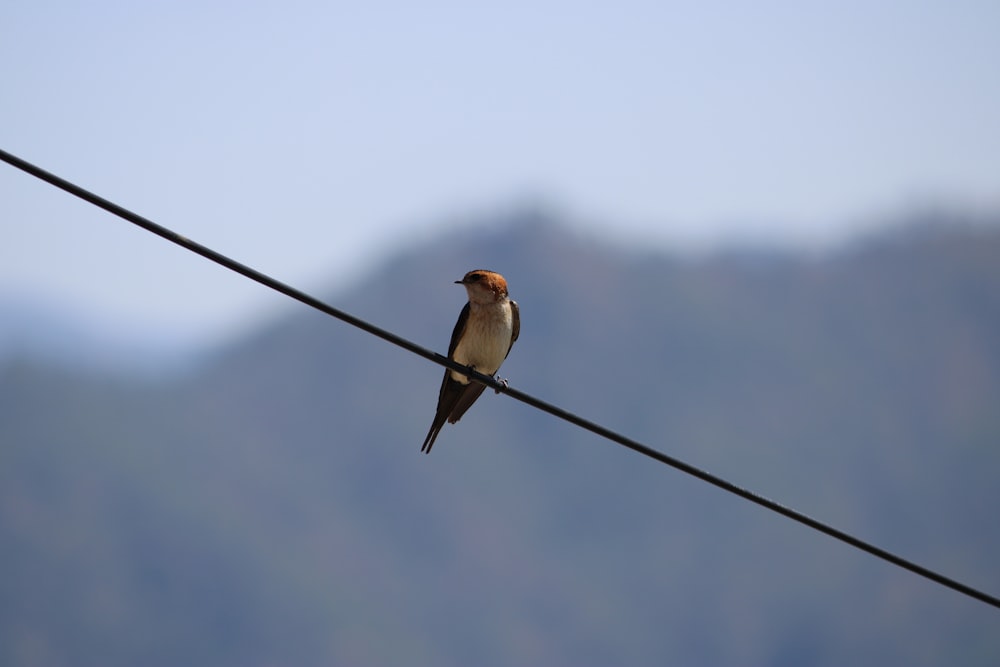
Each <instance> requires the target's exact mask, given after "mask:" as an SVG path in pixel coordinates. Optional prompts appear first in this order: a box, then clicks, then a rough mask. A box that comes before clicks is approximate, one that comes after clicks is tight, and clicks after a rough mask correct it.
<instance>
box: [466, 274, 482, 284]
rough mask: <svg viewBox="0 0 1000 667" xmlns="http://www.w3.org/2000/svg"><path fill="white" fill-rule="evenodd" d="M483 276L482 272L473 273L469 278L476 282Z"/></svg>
mask: <svg viewBox="0 0 1000 667" xmlns="http://www.w3.org/2000/svg"><path fill="white" fill-rule="evenodd" d="M482 277H483V276H482V274H481V273H473V274H472V275H471V276H469V280H471V281H472V282H476V281H477V280H479V279H481V278H482Z"/></svg>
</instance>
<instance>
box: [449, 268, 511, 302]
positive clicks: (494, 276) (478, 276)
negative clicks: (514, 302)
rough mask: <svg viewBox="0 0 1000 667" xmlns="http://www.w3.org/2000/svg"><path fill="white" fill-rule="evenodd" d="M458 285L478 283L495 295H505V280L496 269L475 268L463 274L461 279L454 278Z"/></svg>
mask: <svg viewBox="0 0 1000 667" xmlns="http://www.w3.org/2000/svg"><path fill="white" fill-rule="evenodd" d="M455 282H456V283H458V284H460V285H474V284H477V283H478V284H479V285H481V286H482V287H483V288H485V289H488V290H489V291H491V292H493V293H494V294H496V295H497V296H507V281H506V280H505V279H504V277H503V276H501V275H500V274H499V273H497V272H496V271H487V270H486V269H475V270H473V271H469V272H468V273H466V274H465V277H464V278H462V279H461V280H456V281H455Z"/></svg>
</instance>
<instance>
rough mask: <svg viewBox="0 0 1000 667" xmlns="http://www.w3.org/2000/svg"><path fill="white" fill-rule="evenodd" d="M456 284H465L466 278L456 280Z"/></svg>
mask: <svg viewBox="0 0 1000 667" xmlns="http://www.w3.org/2000/svg"><path fill="white" fill-rule="evenodd" d="M455 284H456V285H464V284H465V280H464V279H463V280H456V281H455Z"/></svg>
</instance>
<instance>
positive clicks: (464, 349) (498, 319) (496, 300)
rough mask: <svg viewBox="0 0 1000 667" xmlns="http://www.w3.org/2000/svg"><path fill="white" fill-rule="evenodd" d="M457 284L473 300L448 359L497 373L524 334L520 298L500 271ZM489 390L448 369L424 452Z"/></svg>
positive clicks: (479, 272) (473, 273)
mask: <svg viewBox="0 0 1000 667" xmlns="http://www.w3.org/2000/svg"><path fill="white" fill-rule="evenodd" d="M455 284H456V285H462V286H464V287H465V291H466V292H468V295H469V301H468V302H467V303H466V304H465V307H464V308H462V312H461V314H459V316H458V322H457V323H456V324H455V330H454V331H452V333H451V343H449V345H448V358H449V359H452V360H454V361H457V362H458V363H460V364H464V365H466V366H470V367H471V368H473V369H474V370H476V371H478V372H480V373H482V374H484V375H493V374H494V373H496V372H497V371H498V370H499V369H500V364H502V363H503V361H504V359H506V358H507V355H508V354H510V348H511V347H513V345H514V341H516V340H517V337H518V335H519V334H520V333H521V313H520V310H519V309H518V306H517V302H516V301H512V300H511V298H510V296H509V295H508V293H507V280H506V279H505V278H504V277H503V276H502V275H500V274H499V273H496V272H495V271H486V270H485V269H476V270H474V271H469V272H468V273H466V274H465V276H464V277H463V278H462V279H461V280H456V281H455ZM485 388H486V385H484V384H481V383H479V382H476V381H474V380H470V379H469V377H468V376H466V375H463V374H462V373H459V372H458V371H453V370H451V369H446V370H445V372H444V379H443V380H442V381H441V392H440V393H439V394H438V404H437V412H436V413H435V414H434V421H433V422H432V423H431V428H430V430H429V431H428V432H427V437H426V438H424V444H423V447H421V448H420V451H421V452H424V453H425V454H430V452H431V447H433V446H434V441H435V440H436V439H437V436H438V433H439V432H440V431H441V427H443V426H444V424H445V422H446V421H447V422H448V423H450V424H454V423H455V422H457V421H458V420H459V419H461V418H462V415H464V414H465V411H466V410H468V409H469V407H470V406H471V405H472V404H473V403H475V402H476V399H477V398H479V395H480V394H482V393H483V390H484V389H485Z"/></svg>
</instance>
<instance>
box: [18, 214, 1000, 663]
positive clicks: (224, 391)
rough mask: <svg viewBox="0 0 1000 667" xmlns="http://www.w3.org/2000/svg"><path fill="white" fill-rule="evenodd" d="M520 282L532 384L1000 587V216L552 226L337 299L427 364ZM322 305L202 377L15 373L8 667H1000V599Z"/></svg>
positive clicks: (524, 225)
mask: <svg viewBox="0 0 1000 667" xmlns="http://www.w3.org/2000/svg"><path fill="white" fill-rule="evenodd" d="M478 267H483V268H494V269H496V270H499V271H502V272H503V273H504V274H505V275H507V277H508V279H509V281H510V285H511V291H512V296H513V297H514V298H515V299H517V300H518V302H519V304H520V306H521V312H522V320H523V325H522V334H521V340H520V341H519V342H518V344H517V345H516V346H515V348H514V350H513V352H512V353H511V356H510V358H509V359H508V361H507V363H506V365H505V366H504V369H503V371H502V375H504V376H505V377H509V378H510V380H511V383H512V384H513V385H514V386H516V387H518V388H519V389H522V390H524V391H527V392H530V393H532V394H535V395H537V396H539V397H541V398H544V399H546V400H549V401H552V402H555V403H557V404H559V405H561V406H563V407H565V408H567V409H570V410H573V411H576V412H579V413H582V414H585V415H587V416H589V417H590V418H592V419H595V420H597V421H600V422H602V423H604V424H606V425H608V426H611V427H613V428H616V429H620V430H621V431H623V432H625V433H627V434H628V435H631V436H633V437H635V438H638V439H641V440H643V441H645V442H647V443H649V444H651V445H653V446H655V447H657V448H659V449H661V450H663V451H665V452H668V453H670V454H671V455H674V456H677V457H679V458H681V459H684V460H686V461H688V462H690V463H692V464H694V465H697V466H700V467H704V468H707V469H709V470H711V471H712V472H714V473H716V474H719V475H721V476H723V477H725V478H727V479H730V480H731V481H734V482H736V483H738V484H741V485H744V486H747V487H749V488H751V489H753V490H756V491H759V492H761V493H764V494H765V495H768V496H770V497H773V498H775V499H776V500H779V501H781V502H783V503H786V504H789V505H792V506H794V507H796V508H798V509H800V510H803V511H805V512H807V513H809V514H812V515H814V516H816V517H817V518H820V519H822V520H824V521H828V522H830V523H833V524H834V525H836V526H837V527H840V528H842V529H845V530H848V531H849V532H852V533H855V534H857V535H858V536H860V537H863V538H865V539H869V540H871V541H873V542H875V543H877V544H879V545H881V546H883V547H886V548H888V549H891V550H895V551H898V552H900V553H901V555H903V556H905V557H907V558H911V559H913V560H915V561H917V562H919V563H921V564H924V565H927V566H929V567H932V568H936V569H940V570H942V571H944V572H946V573H947V574H949V575H951V576H954V577H956V578H958V579H960V580H963V581H965V582H967V583H970V584H972V585H975V586H978V587H981V588H983V589H985V590H987V591H989V592H991V593H992V594H994V595H996V594H998V593H1000V568H998V567H997V563H998V562H1000V522H998V521H997V516H996V515H997V510H996V508H997V507H998V504H1000V484H998V480H1000V344H998V343H1000V226H993V227H989V228H969V227H957V226H952V227H947V228H944V227H941V228H939V227H935V226H933V225H932V226H930V227H929V228H924V229H920V230H917V231H905V230H904V231H900V232H898V233H893V234H887V235H885V236H884V237H881V238H878V239H868V240H865V241H863V242H859V243H857V244H855V245H854V246H851V247H849V248H845V249H842V250H840V251H838V252H836V253H832V254H830V255H828V256H822V257H805V256H796V255H791V254H781V253H773V254H761V253H750V252H746V253H740V252H732V253H720V254H717V255H714V256H711V257H708V258H704V259H699V260H693V259H683V258H679V257H666V256H659V255H654V254H650V253H640V252H627V251H625V250H621V249H614V250H612V249H608V248H606V247H602V246H601V245H600V244H598V243H596V242H592V241H588V240H584V239H579V238H576V237H574V236H573V235H571V234H569V233H568V232H566V231H565V230H564V229H563V228H561V227H560V226H558V225H554V224H552V223H549V222H547V221H545V220H541V219H539V218H537V217H532V216H525V217H524V218H523V219H520V220H508V221H499V222H497V223H496V224H495V225H494V226H493V229H492V231H483V232H480V233H469V234H467V235H465V236H464V237H461V238H459V239H457V240H454V241H453V242H451V243H447V242H444V240H437V241H436V242H435V243H434V244H432V245H427V246H424V247H420V248H415V249H414V250H413V252H411V253H409V254H406V255H403V256H400V257H397V258H396V259H395V260H394V261H392V262H390V263H388V264H387V265H385V266H384V267H382V269H381V270H379V271H377V272H376V273H374V274H373V275H372V276H371V278H370V279H369V280H368V281H366V282H364V283H362V284H360V285H359V286H358V287H357V288H356V289H354V290H352V291H351V292H350V293H343V292H342V291H339V290H337V289H331V291H330V294H329V295H328V298H329V300H330V301H331V302H332V303H334V304H335V305H337V306H338V307H342V308H344V309H346V310H348V311H350V312H352V313H354V314H355V315H358V316H360V317H363V318H366V319H369V320H371V321H373V322H374V323H376V324H379V325H380V326H384V327H386V328H389V329H392V330H394V331H396V332H397V333H399V334H401V335H403V336H406V337H408V338H411V339H413V340H415V341H416V342H418V343H421V344H423V345H426V346H428V347H431V348H434V349H438V350H443V349H445V347H446V345H447V340H448V336H449V335H450V332H451V327H452V325H453V323H454V319H455V317H456V316H457V314H458V311H459V309H460V308H461V306H462V303H463V301H464V295H463V293H462V290H461V289H460V288H459V287H457V286H455V285H453V284H452V281H454V280H455V279H456V278H458V277H460V276H461V275H462V274H463V273H464V272H465V271H466V270H468V269H471V268H478ZM441 372H442V371H441V369H439V368H438V367H436V366H433V365H432V364H430V363H428V362H425V361H423V360H420V359H418V358H415V357H412V356H411V355H409V354H407V353H405V352H403V351H402V350H399V349H396V348H393V347H391V346H389V345H388V344H386V343H383V342H381V341H378V340H376V339H372V338H370V337H368V336H366V335H364V334H362V333H361V332H359V331H357V330H354V329H352V328H350V327H348V326H346V325H344V324H342V323H340V322H338V321H335V320H332V319H330V318H327V317H325V316H322V315H320V314H318V313H314V312H310V311H307V310H306V309H305V308H304V307H303V308H302V309H301V310H297V311H295V314H294V315H293V316H291V317H290V318H289V319H287V320H284V321H281V322H276V323H274V325H273V326H271V327H270V328H267V329H265V330H262V331H258V332H256V333H255V334H253V335H252V336H250V337H248V338H246V339H245V340H241V341H236V342H234V344H233V345H232V346H231V347H230V348H227V349H225V350H222V351H220V353H219V354H217V355H216V356H215V357H213V358H212V359H211V360H210V363H206V364H204V365H203V366H201V367H200V369H199V370H198V371H197V372H195V373H192V374H190V375H187V376H185V377H184V378H183V379H175V380H171V381H169V382H161V383H155V382H152V381H150V380H148V379H145V380H130V379H128V378H126V377H122V376H120V375H117V376H116V375H107V374H100V373H97V372H85V371H80V370H67V369H65V368H61V367H58V366H52V365H48V366H41V365H38V364H33V363H27V362H16V361H10V362H7V363H6V364H5V365H4V366H3V367H2V368H0V545H3V546H2V548H0V663H2V664H5V665H136V664H142V665H177V664H186V665H269V664H294V665H327V664H351V665H385V664H399V665H420V664H428V665H430V664H434V665H512V664H521V665H612V664H616V665H662V664H681V665H719V664H735V665H761V664H769V665H803V664H810V665H843V664H856V665H857V664H870V665H885V664H907V665H921V664H924V665H940V664H962V665H995V664H997V662H998V660H1000V631H998V629H1000V612H998V611H997V610H996V609H992V608H990V607H989V606H987V605H985V604H983V603H980V602H976V601H973V600H970V599H967V598H965V597H963V596H961V595H959V594H957V593H955V592H952V591H950V590H947V589H944V588H941V587H940V586H937V585H935V584H932V583H930V582H927V581H925V580H923V579H920V578H918V577H916V576H915V575H913V574H910V573H908V572H905V571H900V570H898V569H896V568H893V567H891V566H889V565H887V564H884V563H882V562H881V561H878V560H876V559H874V558H872V557H870V556H868V555H865V554H862V553H860V552H857V551H854V550H852V549H850V548H849V547H846V546H844V545H841V544H840V543H837V542H834V541H832V540H830V539H829V538H826V537H823V536H821V535H818V534H815V533H813V532H811V531H809V530H808V529H806V528H804V527H801V526H798V525H797V524H793V523H791V522H790V521H788V520H786V519H783V518H781V517H778V516H775V515H773V514H771V513H768V512H766V511H765V510H762V509H760V508H757V507H755V506H752V505H749V504H748V503H746V502H743V501H741V500H739V499H736V498H734V497H730V496H727V495H726V494H724V493H722V492H720V491H719V490H717V489H714V488H712V487H709V486H707V485H705V484H703V483H701V482H698V481H697V480H694V479H691V478H689V477H686V476H684V475H682V474H681V473H678V472H676V471H674V470H672V469H669V468H665V467H663V466H660V465H658V464H656V463H654V462H652V461H649V460H647V459H645V458H643V457H640V456H638V455H636V454H634V453H632V452H629V451H627V450H624V449H621V448H619V447H617V446H615V445H613V444H610V443H607V442H605V441H602V440H600V439H598V438H596V437H594V436H592V435H590V434H587V433H583V432H580V431H578V430H576V429H574V428H572V427H570V426H568V425H566V424H563V423H561V422H557V421H555V420H553V419H552V418H550V417H547V416H545V415H541V414H538V413H536V412H534V411H532V410H530V409H529V408H527V407H526V406H524V405H522V404H520V403H517V402H515V401H513V400H510V399H509V398H506V397H502V396H495V395H493V394H492V393H491V392H489V393H487V394H484V396H483V398H482V399H481V400H480V402H479V403H478V404H477V405H476V406H475V407H474V408H473V409H472V410H471V411H470V412H469V414H468V415H467V416H466V417H465V418H464V419H463V420H462V422H461V423H459V424H458V425H456V426H448V427H446V429H445V430H444V431H443V432H442V434H441V436H440V438H439V439H438V443H437V445H436V446H435V449H434V453H433V454H432V455H430V456H423V455H421V454H420V453H419V448H420V443H421V441H422V439H423V436H424V434H425V433H426V429H427V427H428V426H429V423H430V419H431V416H432V413H433V410H434V404H435V401H436V392H437V388H438V384H439V381H440V375H441Z"/></svg>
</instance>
